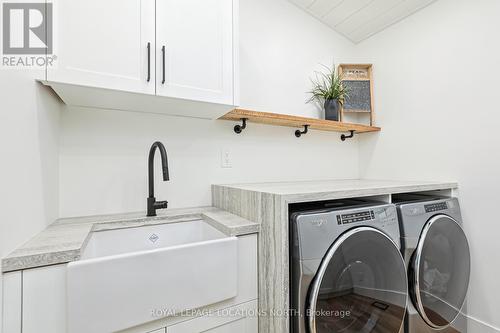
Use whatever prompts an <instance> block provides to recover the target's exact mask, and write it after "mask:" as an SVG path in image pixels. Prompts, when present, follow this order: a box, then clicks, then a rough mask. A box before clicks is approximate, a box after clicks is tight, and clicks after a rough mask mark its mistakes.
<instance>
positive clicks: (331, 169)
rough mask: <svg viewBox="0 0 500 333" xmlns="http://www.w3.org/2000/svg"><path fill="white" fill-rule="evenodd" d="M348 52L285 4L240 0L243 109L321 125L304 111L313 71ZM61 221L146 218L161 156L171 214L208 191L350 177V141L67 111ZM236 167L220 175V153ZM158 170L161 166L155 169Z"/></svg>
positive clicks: (160, 194) (159, 187)
mask: <svg viewBox="0 0 500 333" xmlns="http://www.w3.org/2000/svg"><path fill="white" fill-rule="evenodd" d="M353 49H354V45H353V44H351V43H350V42H349V41H347V40H346V39H344V38H343V37H341V36H339V35H338V34H336V33H335V32H333V31H332V30H331V29H329V28H328V27H326V26H324V25H323V24H321V23H319V22H318V21H316V20H315V19H314V18H311V17H309V16H308V15H307V14H305V13H304V12H302V11H301V10H300V9H298V8H296V7H295V6H294V5H292V4H290V3H288V2H287V1H285V0H272V1H269V0H240V63H241V69H240V76H241V106H242V107H244V108H249V109H255V110H261V111H269V112H281V113H289V114H290V113H291V114H302V115H306V116H319V113H318V111H317V109H316V108H315V107H314V106H313V105H306V104H305V101H306V99H307V97H308V96H307V94H306V92H307V91H308V90H309V89H310V81H309V77H310V76H311V75H312V72H313V71H314V70H318V69H320V68H321V67H320V66H319V64H320V63H323V64H327V65H329V64H331V63H332V61H333V57H335V61H337V62H340V61H342V60H347V59H349V57H350V56H351V52H352V50H353ZM62 114H63V115H62V126H61V129H62V133H61V149H60V194H61V195H60V215H61V216H75V215H91V214H102V213H114V212H124V211H139V210H144V209H145V205H146V196H147V155H148V150H149V147H150V145H151V144H152V143H153V142H154V141H155V140H160V141H162V142H163V143H164V144H165V145H166V148H167V151H168V155H169V163H170V176H171V181H170V182H168V183H163V182H161V181H160V179H159V178H160V177H159V176H160V172H159V170H158V171H157V177H156V180H157V182H156V197H157V198H158V199H167V200H169V202H170V206H171V207H189V206H200V205H210V203H211V196H210V185H211V184H212V183H231V182H252V181H277V180H290V179H297V180H301V179H302V180H303V179H324V178H356V177H357V175H358V154H357V144H356V140H352V141H350V142H346V143H342V142H341V141H340V139H339V134H338V133H324V132H314V133H312V134H310V135H306V136H303V137H302V138H300V139H297V138H296V137H295V136H294V131H295V130H294V129H291V128H276V127H269V126H259V125H254V124H249V125H248V128H247V129H246V130H245V131H244V132H243V133H242V134H240V135H236V134H235V133H234V132H233V131H232V127H233V126H234V125H235V123H233V122H221V121H208V120H200V119H183V118H176V117H168V116H159V115H150V114H141V113H129V112H119V111H103V110H89V109H75V108H66V109H65V110H64V112H63V113H62ZM226 148H228V149H229V150H230V151H231V153H232V155H233V168H231V169H222V168H221V150H222V149H226ZM157 162H158V161H157Z"/></svg>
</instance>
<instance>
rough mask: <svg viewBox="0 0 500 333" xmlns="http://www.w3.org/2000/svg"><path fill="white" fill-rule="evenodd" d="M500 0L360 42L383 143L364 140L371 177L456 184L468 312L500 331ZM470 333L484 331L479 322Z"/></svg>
mask: <svg viewBox="0 0 500 333" xmlns="http://www.w3.org/2000/svg"><path fill="white" fill-rule="evenodd" d="M499 18H500V2H499V1H497V0H440V1H438V2H436V3H435V4H433V5H431V6H429V7H428V8H426V9H424V10H423V11H421V12H419V13H417V14H416V15H413V16H411V17H409V18H408V19H406V20H404V21H403V22H401V23H399V24H397V25H395V26H393V27H391V28H390V29H388V30H386V31H384V32H383V33H381V34H378V35H376V36H375V37H373V38H371V39H369V40H367V41H366V42H364V43H362V44H360V45H359V46H358V48H357V52H356V54H357V55H358V58H359V59H358V61H362V62H372V63H374V64H375V66H374V76H375V82H376V87H375V98H376V109H377V123H378V124H380V125H381V126H382V127H383V130H382V132H381V133H380V135H379V136H378V137H371V138H368V137H362V138H361V139H360V150H359V153H360V159H359V162H360V170H361V172H360V174H361V176H362V177H368V178H398V179H429V180H436V179H438V180H439V179H443V180H444V179H452V180H457V181H458V182H459V183H460V197H461V205H462V210H463V217H464V220H465V222H464V223H465V224H464V226H465V229H466V232H467V235H468V237H469V241H470V246H471V251H472V280H471V283H470V289H469V296H470V297H469V311H468V312H469V313H470V315H471V316H472V317H474V318H477V319H478V320H480V321H483V322H485V323H487V324H490V325H493V326H495V327H497V328H499V327H500V316H499V314H500V302H499V298H500V291H499V289H498V278H499V276H500V265H498V258H497V256H498V253H500V243H499V241H498V235H499V234H500V226H499V222H500V221H499V217H498V214H497V207H498V189H499V188H500V176H499V170H500V137H499V136H498V135H497V132H498V131H497V130H498V124H499V123H500V107H499V106H498V104H497V102H496V100H497V99H498V96H499V87H500V85H499V80H498V79H499V78H500V60H499V59H500V43H499V42H498V32H499V31H500V20H499ZM474 325H475V326H474V328H475V329H471V330H470V332H472V333H474V332H486V331H487V330H488V328H487V327H486V326H482V327H481V329H478V328H477V327H480V325H479V324H478V323H474ZM488 332H489V331H488Z"/></svg>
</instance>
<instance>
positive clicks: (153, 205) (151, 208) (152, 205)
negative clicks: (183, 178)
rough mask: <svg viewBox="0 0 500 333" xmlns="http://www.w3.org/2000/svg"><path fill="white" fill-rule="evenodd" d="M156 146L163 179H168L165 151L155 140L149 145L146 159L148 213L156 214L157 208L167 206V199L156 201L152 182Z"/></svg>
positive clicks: (150, 214)
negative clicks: (159, 156)
mask: <svg viewBox="0 0 500 333" xmlns="http://www.w3.org/2000/svg"><path fill="white" fill-rule="evenodd" d="M156 148H158V149H159V150H160V155H161V167H162V172H163V181H167V180H170V179H169V176H168V160H167V151H166V150H165V146H164V145H163V143H161V142H159V141H156V142H155V143H153V145H152V146H151V149H150V150H149V160H148V178H149V179H148V181H149V197H148V215H147V216H156V210H157V209H165V208H167V207H168V201H156V198H155V184H154V181H155V179H154V177H155V176H154V161H155V152H156Z"/></svg>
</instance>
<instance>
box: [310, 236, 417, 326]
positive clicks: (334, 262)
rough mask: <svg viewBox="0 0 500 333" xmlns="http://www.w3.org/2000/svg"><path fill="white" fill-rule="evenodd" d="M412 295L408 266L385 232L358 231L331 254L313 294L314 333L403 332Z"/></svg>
mask: <svg viewBox="0 0 500 333" xmlns="http://www.w3.org/2000/svg"><path fill="white" fill-rule="evenodd" d="M407 293H408V285H407V275H406V269H405V263H404V260H403V258H402V256H401V253H400V252H399V249H398V247H397V245H396V244H395V243H394V242H393V241H392V239H390V238H389V237H388V236H387V235H386V234H384V233H383V232H381V231H379V230H377V229H375V228H371V227H358V228H355V229H351V230H350V231H347V232H346V233H344V234H343V235H342V236H340V237H339V238H338V239H337V240H336V241H335V242H334V243H333V245H332V246H331V247H330V248H329V250H328V252H327V254H326V256H325V257H324V258H323V261H322V263H321V265H320V267H319V269H318V272H317V273H316V276H315V277H314V279H313V282H312V283H311V287H310V289H309V297H308V304H307V307H306V318H307V324H308V326H309V332H310V333H331V332H345V333H354V332H395V333H397V332H399V329H400V328H401V326H402V324H403V320H404V314H405V310H406V300H407Z"/></svg>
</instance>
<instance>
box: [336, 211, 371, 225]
mask: <svg viewBox="0 0 500 333" xmlns="http://www.w3.org/2000/svg"><path fill="white" fill-rule="evenodd" d="M373 219H375V213H374V212H373V210H365V211H361V212H356V213H349V214H341V215H337V224H338V225H342V224H349V223H356V222H364V221H371V220H373Z"/></svg>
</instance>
